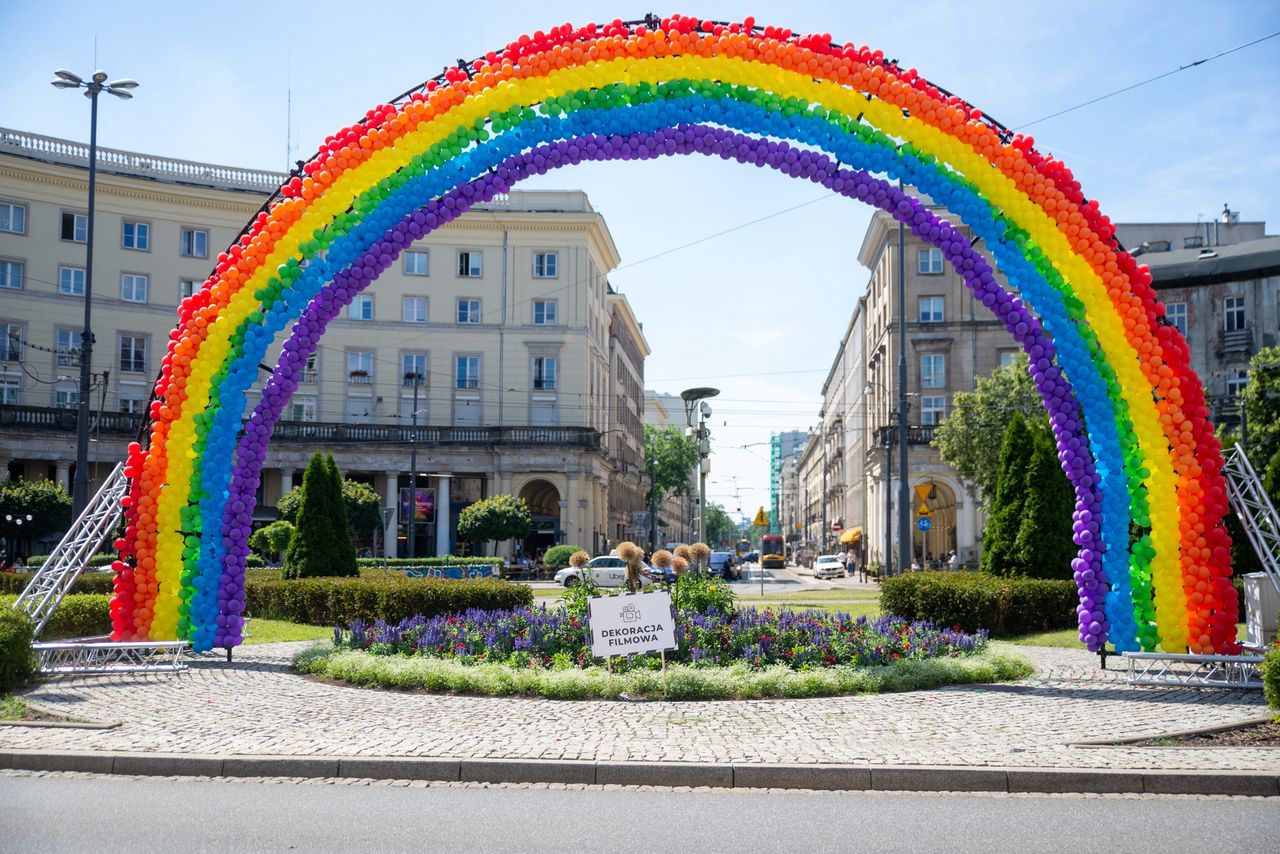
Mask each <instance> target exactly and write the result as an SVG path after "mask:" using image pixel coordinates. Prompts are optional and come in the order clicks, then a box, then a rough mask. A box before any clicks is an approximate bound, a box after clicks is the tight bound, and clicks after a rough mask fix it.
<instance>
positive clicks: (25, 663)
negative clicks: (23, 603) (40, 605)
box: [0, 607, 36, 694]
mask: <svg viewBox="0 0 1280 854" xmlns="http://www.w3.org/2000/svg"><path fill="white" fill-rule="evenodd" d="M34 628H35V626H33V625H32V623H31V621H30V620H28V619H27V617H26V615H24V614H19V613H18V612H17V611H14V610H13V609H11V608H7V607H6V608H4V609H3V610H0V694H5V693H8V692H9V691H12V690H13V689H14V688H21V687H22V686H24V685H26V684H27V683H28V682H30V681H31V678H32V677H33V676H35V674H36V657H35V656H34V655H32V653H31V634H32V630H33V629H34Z"/></svg>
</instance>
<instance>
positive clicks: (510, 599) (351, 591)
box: [245, 573, 533, 626]
mask: <svg viewBox="0 0 1280 854" xmlns="http://www.w3.org/2000/svg"><path fill="white" fill-rule="evenodd" d="M532 604H533V590H532V589H530V588H529V587H527V586H525V585H523V584H511V583H510V582H507V581H498V580H496V579H469V580H465V581H454V580H448V579H438V578H405V577H403V576H401V575H399V574H398V573H397V574H395V575H386V576H382V577H378V576H366V577H363V578H300V579H294V580H290V581H283V580H281V581H258V580H254V579H250V580H246V582H245V611H246V613H248V614H249V615H250V616H253V617H258V618H260V619H268V620H288V621H289V622H293V623H306V624H309V625H313V626H326V625H327V626H333V625H337V624H339V623H342V624H346V623H349V622H351V621H352V620H357V619H359V620H376V619H381V620H386V621H387V622H398V621H400V620H405V619H408V618H410V617H413V616H416V615H418V614H421V615H422V616H424V617H434V616H436V615H437V614H454V613H461V612H463V611H466V610H467V609H469V608H480V609H482V610H486V611H495V610H503V609H508V608H518V607H529V606H530V605H532Z"/></svg>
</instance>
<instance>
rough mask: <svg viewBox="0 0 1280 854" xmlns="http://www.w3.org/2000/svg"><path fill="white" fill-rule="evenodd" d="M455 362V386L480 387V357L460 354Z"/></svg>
mask: <svg viewBox="0 0 1280 854" xmlns="http://www.w3.org/2000/svg"><path fill="white" fill-rule="evenodd" d="M453 362H454V374H453V376H454V383H453V387H454V388H464V389H466V388H480V357H479V356H458V357H457V358H455V359H454V360H453Z"/></svg>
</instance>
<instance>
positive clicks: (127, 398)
mask: <svg viewBox="0 0 1280 854" xmlns="http://www.w3.org/2000/svg"><path fill="white" fill-rule="evenodd" d="M119 401H120V411H121V412H122V413H124V414H125V415H141V414H142V413H143V412H144V411H145V410H146V406H147V402H146V401H145V400H143V399H142V398H141V397H139V396H138V395H137V393H136V392H135V393H133V394H130V393H129V392H125V391H122V392H120V397H119Z"/></svg>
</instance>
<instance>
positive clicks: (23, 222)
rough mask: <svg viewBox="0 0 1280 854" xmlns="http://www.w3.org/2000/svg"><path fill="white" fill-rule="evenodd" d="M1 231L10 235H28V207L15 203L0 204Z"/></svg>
mask: <svg viewBox="0 0 1280 854" xmlns="http://www.w3.org/2000/svg"><path fill="white" fill-rule="evenodd" d="M0 231H7V232H9V233H10V234H26V233H27V206H26V205H15V204H14V203H13V202H0Z"/></svg>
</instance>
